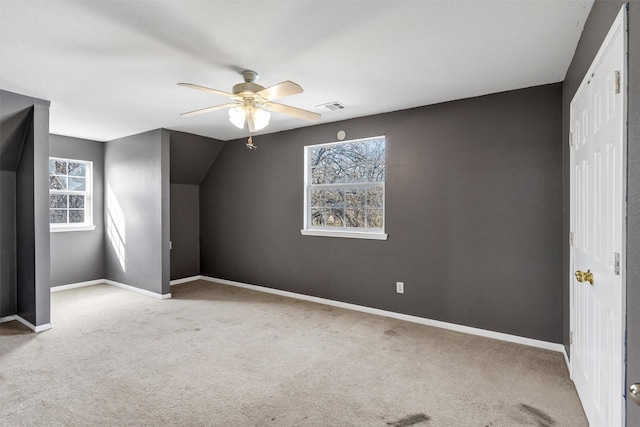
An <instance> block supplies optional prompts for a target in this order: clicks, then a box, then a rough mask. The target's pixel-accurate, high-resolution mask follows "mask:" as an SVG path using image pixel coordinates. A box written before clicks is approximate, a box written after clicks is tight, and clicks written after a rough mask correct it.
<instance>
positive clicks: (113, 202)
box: [107, 184, 127, 272]
mask: <svg viewBox="0 0 640 427" xmlns="http://www.w3.org/2000/svg"><path fill="white" fill-rule="evenodd" d="M107 237H108V238H109V241H110V242H111V246H112V247H113V250H114V251H115V253H116V256H117V257H118V261H120V266H121V267H122V271H123V272H126V271H127V252H126V245H125V242H126V240H125V219H124V212H122V208H121V207H120V203H118V199H116V196H115V194H113V190H112V189H111V185H109V184H107Z"/></svg>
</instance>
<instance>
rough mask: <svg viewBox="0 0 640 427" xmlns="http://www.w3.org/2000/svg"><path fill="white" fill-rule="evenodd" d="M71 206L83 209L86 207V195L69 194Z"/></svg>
mask: <svg viewBox="0 0 640 427" xmlns="http://www.w3.org/2000/svg"><path fill="white" fill-rule="evenodd" d="M52 207H53V206H52ZM69 207H70V208H75V209H83V208H84V196H76V195H70V196H69Z"/></svg>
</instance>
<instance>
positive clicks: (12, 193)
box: [0, 171, 17, 317]
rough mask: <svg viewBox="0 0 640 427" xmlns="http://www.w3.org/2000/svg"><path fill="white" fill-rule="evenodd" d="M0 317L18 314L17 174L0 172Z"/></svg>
mask: <svg viewBox="0 0 640 427" xmlns="http://www.w3.org/2000/svg"><path fill="white" fill-rule="evenodd" d="M0 185H1V186H2V187H1V188H0V191H1V193H0V194H1V195H2V197H1V198H0V200H2V201H1V202H0V211H1V212H0V236H2V239H1V240H0V317H5V316H11V315H14V314H16V312H17V306H16V302H17V300H16V297H17V296H16V294H17V288H16V174H15V172H10V171H0Z"/></svg>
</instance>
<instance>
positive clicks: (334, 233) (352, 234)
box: [300, 229, 389, 240]
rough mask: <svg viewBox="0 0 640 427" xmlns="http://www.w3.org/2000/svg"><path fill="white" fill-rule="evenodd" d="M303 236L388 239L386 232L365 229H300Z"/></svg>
mask: <svg viewBox="0 0 640 427" xmlns="http://www.w3.org/2000/svg"><path fill="white" fill-rule="evenodd" d="M300 234H302V235H303V236H321V237H342V238H347V239H371V240H387V236H389V235H388V234H386V233H371V232H363V231H338V230H304V229H302V230H300Z"/></svg>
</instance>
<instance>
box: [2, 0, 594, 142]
mask: <svg viewBox="0 0 640 427" xmlns="http://www.w3.org/2000/svg"><path fill="white" fill-rule="evenodd" d="M592 3H593V0H502V1H492V0H470V1H458V0H449V1H429V0H415V1H411V0H384V1H383V0H378V1H375V0H368V1H362V0H360V1H358V0H352V1H345V0H342V1H319V0H318V1H311V0H292V1H283V0H260V1H244V0H233V1H232V0H225V1H222V0H219V1H211V0H209V1H177V0H176V1H157V0H155V1H134V0H129V1H58V0H47V1H24V0H0V89H4V90H8V91H11V92H17V93H20V94H24V95H29V96H33V97H37V98H42V99H47V100H50V101H51V118H50V123H51V132H52V133H55V134H61V135H68V136H75V137H80V138H87V139H93V140H98V141H107V140H111V139H115V138H119V137H123V136H127V135H131V134H136V133H140V132H144V131H147V130H151V129H157V128H161V127H164V128H168V129H175V130H180V131H184V132H190V133H195V134H198V135H204V136H210V137H213V138H217V139H221V140H229V139H235V138H240V137H244V136H246V135H247V131H246V130H240V129H237V128H236V127H234V126H233V125H232V124H231V123H229V121H228V115H227V112H226V111H224V110H223V111H216V112H212V113H209V114H204V115H200V116H194V117H189V118H185V117H180V116H179V114H180V113H182V112H186V111H191V110H195V109H198V108H204V107H208V106H212V105H217V104H222V103H224V102H225V101H226V98H224V97H220V96H217V95H213V94H209V93H205V92H199V91H194V90H190V89H186V88H182V87H179V86H177V85H176V83H178V82H189V83H196V84H199V85H204V86H209V87H213V88H216V89H220V90H224V91H229V92H230V91H231V88H232V86H233V85H234V84H236V83H239V82H241V81H242V78H241V76H240V75H239V74H238V73H239V72H240V71H242V70H243V69H252V70H255V71H257V72H258V73H260V76H261V77H260V80H259V81H258V83H260V84H262V85H263V86H265V87H266V86H271V85H274V84H276V83H279V82H281V81H283V80H292V81H294V82H296V83H298V84H300V85H301V86H302V87H303V88H304V91H305V92H304V93H302V94H299V95H294V96H292V97H289V98H284V99H282V100H279V102H282V103H284V104H289V105H292V106H295V107H299V108H304V109H308V110H312V111H316V112H319V113H321V114H322V119H321V121H320V123H327V122H333V121H338V120H344V119H349V118H353V117H361V116H366V115H371V114H376V113H382V112H388V111H394V110H400V109H405V108H412V107H417V106H422V105H428V104H434V103H438V102H443V101H450V100H454V99H461V98H467V97H472V96H478V95H484V94H489V93H495V92H501V91H505V90H511V89H517V88H523V87H529V86H535V85H540V84H546V83H553V82H558V81H562V80H563V79H564V76H565V73H566V71H567V68H568V66H569V63H570V61H571V58H572V57H573V53H574V51H575V48H576V45H577V42H578V39H579V37H580V34H581V32H582V29H583V26H584V22H585V20H586V18H587V15H588V14H589V11H590V9H591V5H592ZM330 101H340V102H342V103H343V104H345V105H346V106H348V107H349V108H348V109H346V110H341V111H322V110H321V109H319V108H317V107H316V106H317V105H319V104H324V103H327V102H330ZM308 125H310V124H309V123H307V122H304V121H301V120H299V119H293V118H288V117H286V116H283V115H280V114H277V113H273V114H272V120H271V124H270V125H269V126H268V127H267V128H266V129H265V130H263V131H262V132H260V133H272V132H276V131H281V130H286V129H293V128H298V127H303V126H308Z"/></svg>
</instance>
